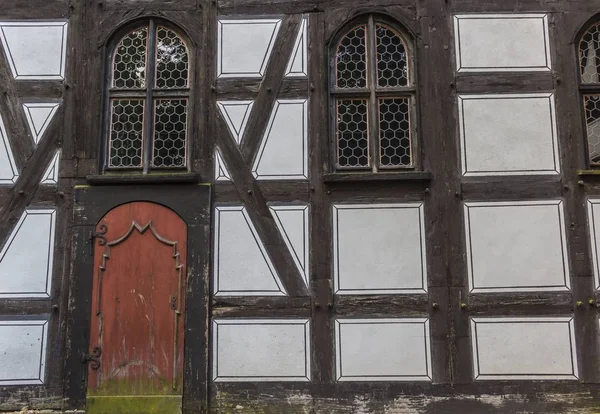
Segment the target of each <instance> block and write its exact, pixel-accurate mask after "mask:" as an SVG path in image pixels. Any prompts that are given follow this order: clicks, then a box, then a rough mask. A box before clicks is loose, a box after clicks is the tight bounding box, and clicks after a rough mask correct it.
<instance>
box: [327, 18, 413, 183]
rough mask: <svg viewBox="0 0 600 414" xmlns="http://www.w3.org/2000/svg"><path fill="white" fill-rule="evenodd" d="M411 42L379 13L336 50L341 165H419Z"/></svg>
mask: <svg viewBox="0 0 600 414" xmlns="http://www.w3.org/2000/svg"><path fill="white" fill-rule="evenodd" d="M411 46H412V45H411V44H410V43H409V42H407V41H406V37H405V36H404V35H402V34H401V32H400V31H399V30H398V29H397V28H396V27H395V26H394V25H391V24H389V23H388V22H386V21H384V20H380V19H378V18H377V17H376V16H368V17H366V18H363V19H362V20H360V21H357V22H355V23H354V24H353V25H352V26H350V29H349V30H347V31H345V32H344V33H343V34H342V35H341V36H340V37H339V38H338V41H337V42H336V43H334V49H333V50H332V63H331V66H332V76H331V85H330V91H331V107H332V108H331V110H332V114H333V116H334V122H333V130H334V131H333V139H334V143H335V159H336V169H338V170H346V169H360V170H371V171H373V172H377V171H378V170H380V169H398V168H412V167H414V165H415V159H414V158H415V156H414V153H415V149H414V119H415V117H414V110H415V86H414V85H415V84H414V80H415V79H414V71H413V57H412V48H411Z"/></svg>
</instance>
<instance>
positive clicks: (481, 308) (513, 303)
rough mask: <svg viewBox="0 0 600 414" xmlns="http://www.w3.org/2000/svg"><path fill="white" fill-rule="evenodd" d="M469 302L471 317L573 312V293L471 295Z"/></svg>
mask: <svg viewBox="0 0 600 414" xmlns="http://www.w3.org/2000/svg"><path fill="white" fill-rule="evenodd" d="M468 302H469V303H468V312H469V316H513V315H514V316H517V315H518V316H528V315H531V316H535V315H555V314H560V315H563V314H569V313H571V312H573V297H572V295H571V292H545V293H538V292H533V293H528V292H524V293H478V294H470V295H469V301H468ZM457 306H458V304H457ZM585 306H586V307H588V306H589V304H587V303H586V304H585Z"/></svg>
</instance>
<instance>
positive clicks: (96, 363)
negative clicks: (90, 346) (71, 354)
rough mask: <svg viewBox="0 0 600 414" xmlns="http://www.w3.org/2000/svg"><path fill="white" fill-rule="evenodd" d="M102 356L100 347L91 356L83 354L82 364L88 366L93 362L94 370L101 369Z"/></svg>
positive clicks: (95, 348)
mask: <svg viewBox="0 0 600 414" xmlns="http://www.w3.org/2000/svg"><path fill="white" fill-rule="evenodd" d="M101 355H102V349H101V348H100V347H99V346H96V347H94V351H93V352H92V353H91V354H85V353H83V354H81V363H82V364H87V363H88V362H91V367H92V369H98V368H100V356H101Z"/></svg>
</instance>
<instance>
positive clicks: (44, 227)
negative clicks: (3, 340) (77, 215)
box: [0, 209, 56, 298]
mask: <svg viewBox="0 0 600 414" xmlns="http://www.w3.org/2000/svg"><path fill="white" fill-rule="evenodd" d="M55 225H56V210H54V209H27V210H26V211H25V212H24V213H23V215H22V216H21V218H20V219H19V222H18V223H17V225H16V226H15V228H14V230H13V232H12V233H11V234H10V236H9V237H8V240H7V241H6V244H5V245H4V247H3V249H2V252H0V298H20V297H23V298H47V297H50V289H51V283H52V265H53V258H54V233H55Z"/></svg>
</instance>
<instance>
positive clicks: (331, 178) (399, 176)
mask: <svg viewBox="0 0 600 414" xmlns="http://www.w3.org/2000/svg"><path fill="white" fill-rule="evenodd" d="M432 178H433V174H432V173H431V171H406V172H379V173H371V172H369V173H339V172H336V173H330V174H325V175H324V176H323V182H325V183H327V184H331V183H359V182H379V181H385V182H391V181H431V179H432Z"/></svg>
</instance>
